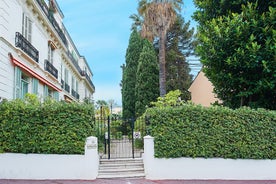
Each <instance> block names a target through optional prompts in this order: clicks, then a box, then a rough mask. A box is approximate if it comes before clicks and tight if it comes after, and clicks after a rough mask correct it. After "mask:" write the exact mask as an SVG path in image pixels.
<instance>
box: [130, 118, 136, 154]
mask: <svg viewBox="0 0 276 184" xmlns="http://www.w3.org/2000/svg"><path fill="white" fill-rule="evenodd" d="M130 123H131V125H130V127H131V139H132V142H131V144H132V158H133V159H134V137H133V134H134V123H135V119H134V118H132V119H131V122H130Z"/></svg>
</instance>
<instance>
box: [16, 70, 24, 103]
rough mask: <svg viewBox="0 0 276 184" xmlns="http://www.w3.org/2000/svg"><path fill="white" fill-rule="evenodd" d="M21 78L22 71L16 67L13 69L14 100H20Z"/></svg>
mask: <svg viewBox="0 0 276 184" xmlns="http://www.w3.org/2000/svg"><path fill="white" fill-rule="evenodd" d="M21 78H22V71H21V70H20V68H18V67H17V66H16V67H15V98H22V94H21Z"/></svg>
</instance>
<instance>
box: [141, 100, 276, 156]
mask: <svg viewBox="0 0 276 184" xmlns="http://www.w3.org/2000/svg"><path fill="white" fill-rule="evenodd" d="M146 115H147V116H150V122H151V125H150V130H151V135H152V136H153V137H155V156H156V157H158V158H176V157H193V158H194V157H204V158H214V157H216V158H233V159H237V158H241V159H276V112H275V111H267V110H264V109H258V110H251V109H248V108H241V109H237V110H231V109H228V108H224V107H211V108H205V107H202V106H194V105H183V106H179V107H159V108H150V109H148V110H147V112H146Z"/></svg>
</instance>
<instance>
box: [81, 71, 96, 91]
mask: <svg viewBox="0 0 276 184" xmlns="http://www.w3.org/2000/svg"><path fill="white" fill-rule="evenodd" d="M81 75H82V76H85V78H86V80H87V81H88V82H89V84H90V85H91V87H92V88H93V89H95V86H94V84H93V82H92V80H91V78H90V77H89V76H88V74H87V73H86V71H82V72H81Z"/></svg>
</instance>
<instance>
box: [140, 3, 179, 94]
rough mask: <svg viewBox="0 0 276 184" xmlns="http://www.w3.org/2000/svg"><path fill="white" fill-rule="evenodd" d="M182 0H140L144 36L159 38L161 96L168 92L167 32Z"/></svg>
mask: <svg viewBox="0 0 276 184" xmlns="http://www.w3.org/2000/svg"><path fill="white" fill-rule="evenodd" d="M182 3H183V2H182V0H140V1H139V7H138V12H139V14H140V15H141V16H142V17H143V25H142V36H143V37H151V38H154V37H157V38H158V39H159V44H160V45H159V88H160V96H164V95H165V94H166V59H165V56H166V49H165V44H166V34H167V31H168V30H169V28H170V27H171V26H172V25H173V23H174V22H175V19H176V16H177V11H179V10H180V5H181V4H182Z"/></svg>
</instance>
